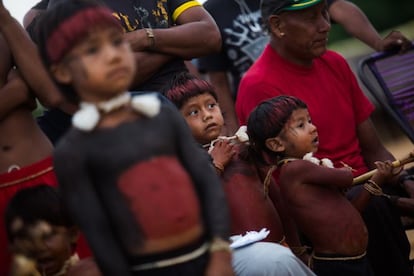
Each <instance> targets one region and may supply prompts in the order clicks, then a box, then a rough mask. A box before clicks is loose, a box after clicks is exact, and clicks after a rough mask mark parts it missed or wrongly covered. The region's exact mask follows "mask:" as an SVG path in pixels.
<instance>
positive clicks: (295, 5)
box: [260, 0, 324, 21]
mask: <svg viewBox="0 0 414 276" xmlns="http://www.w3.org/2000/svg"><path fill="white" fill-rule="evenodd" d="M322 1H324V0H261V1H260V9H261V12H262V19H263V21H265V20H267V18H268V17H269V16H271V15H273V14H278V13H280V12H282V11H296V10H302V9H306V8H309V7H312V6H314V5H316V4H318V3H320V2H322Z"/></svg>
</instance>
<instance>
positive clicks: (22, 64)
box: [0, 1, 64, 107]
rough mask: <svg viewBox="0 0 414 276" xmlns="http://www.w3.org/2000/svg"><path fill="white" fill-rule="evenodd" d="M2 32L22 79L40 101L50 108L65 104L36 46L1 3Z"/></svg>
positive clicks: (0, 2)
mask: <svg viewBox="0 0 414 276" xmlns="http://www.w3.org/2000/svg"><path fill="white" fill-rule="evenodd" d="M0 32H1V33H2V34H3V36H4V39H5V40H6V42H7V44H8V46H9V48H10V50H11V52H12V55H13V57H14V61H15V63H16V66H17V67H18V69H19V71H20V72H21V74H22V77H23V78H24V79H25V80H26V82H27V83H28V84H29V86H30V87H31V88H32V89H33V90H34V91H35V92H36V96H37V97H38V98H39V100H40V101H41V102H42V103H43V104H44V105H46V106H48V107H54V106H59V105H61V104H63V102H64V100H63V96H62V95H61V94H60V93H59V91H58V89H57V87H56V85H55V84H54V82H53V81H52V79H51V78H50V76H49V74H48V72H47V70H46V68H45V67H44V65H43V63H42V61H41V59H40V56H39V53H38V51H37V48H36V45H35V44H34V43H33V42H32V40H31V39H30V38H29V36H28V34H27V32H26V31H25V30H24V29H23V27H22V26H21V25H20V23H19V22H17V20H15V19H14V18H13V17H12V16H11V15H10V13H9V11H8V10H7V9H6V8H5V7H4V5H3V2H2V1H0Z"/></svg>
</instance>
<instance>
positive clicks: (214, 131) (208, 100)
mask: <svg viewBox="0 0 414 276" xmlns="http://www.w3.org/2000/svg"><path fill="white" fill-rule="evenodd" d="M180 112H181V114H182V115H183V116H184V118H185V120H186V121H187V124H188V125H189V126H190V128H191V132H192V134H193V136H194V138H195V139H196V140H197V142H199V143H200V144H207V143H210V142H211V141H212V140H214V139H216V138H217V137H218V136H219V135H220V132H221V128H222V127H223V124H224V119H223V115H222V114H221V110H220V107H219V106H218V103H217V101H216V100H215V99H214V97H213V96H211V95H210V94H209V93H204V94H201V95H199V96H196V97H193V98H190V99H189V100H188V101H187V102H186V103H185V104H184V105H183V106H182V107H181V110H180Z"/></svg>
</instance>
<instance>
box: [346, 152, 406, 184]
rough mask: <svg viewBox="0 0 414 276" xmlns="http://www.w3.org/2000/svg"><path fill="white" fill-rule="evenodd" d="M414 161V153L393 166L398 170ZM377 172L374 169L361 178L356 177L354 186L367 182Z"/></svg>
mask: <svg viewBox="0 0 414 276" xmlns="http://www.w3.org/2000/svg"><path fill="white" fill-rule="evenodd" d="M413 161H414V151H412V152H410V153H409V154H408V155H407V156H405V157H403V158H402V159H400V160H395V161H394V162H392V166H393V168H398V167H401V166H404V165H405V164H408V163H411V162H413ZM376 172H377V169H374V170H371V171H369V172H366V173H364V174H361V175H360V176H357V177H355V178H354V181H353V185H357V184H361V183H363V182H365V181H367V180H368V179H370V178H371V177H372V176H373V175H374V174H375V173H376Z"/></svg>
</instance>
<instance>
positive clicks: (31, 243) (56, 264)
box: [12, 219, 78, 275]
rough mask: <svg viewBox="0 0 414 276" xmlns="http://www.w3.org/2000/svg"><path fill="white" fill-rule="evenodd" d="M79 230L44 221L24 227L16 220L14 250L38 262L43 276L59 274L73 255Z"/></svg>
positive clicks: (14, 225) (13, 231)
mask: <svg viewBox="0 0 414 276" xmlns="http://www.w3.org/2000/svg"><path fill="white" fill-rule="evenodd" d="M77 234H78V231H77V229H75V228H73V229H68V228H67V227H64V226H56V225H50V224H48V223H46V222H44V221H39V222H37V223H36V224H31V225H23V223H22V222H21V221H20V220H18V219H16V220H14V221H13V227H12V235H13V241H12V249H13V251H14V252H16V253H20V254H23V255H25V256H27V257H30V258H32V259H34V260H35V261H36V265H37V268H38V270H39V272H40V273H42V275H54V274H56V273H57V272H59V271H60V270H61V269H62V267H63V265H64V263H65V261H66V260H68V259H69V258H70V257H71V256H72V254H73V246H74V244H75V242H76V240H77Z"/></svg>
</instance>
